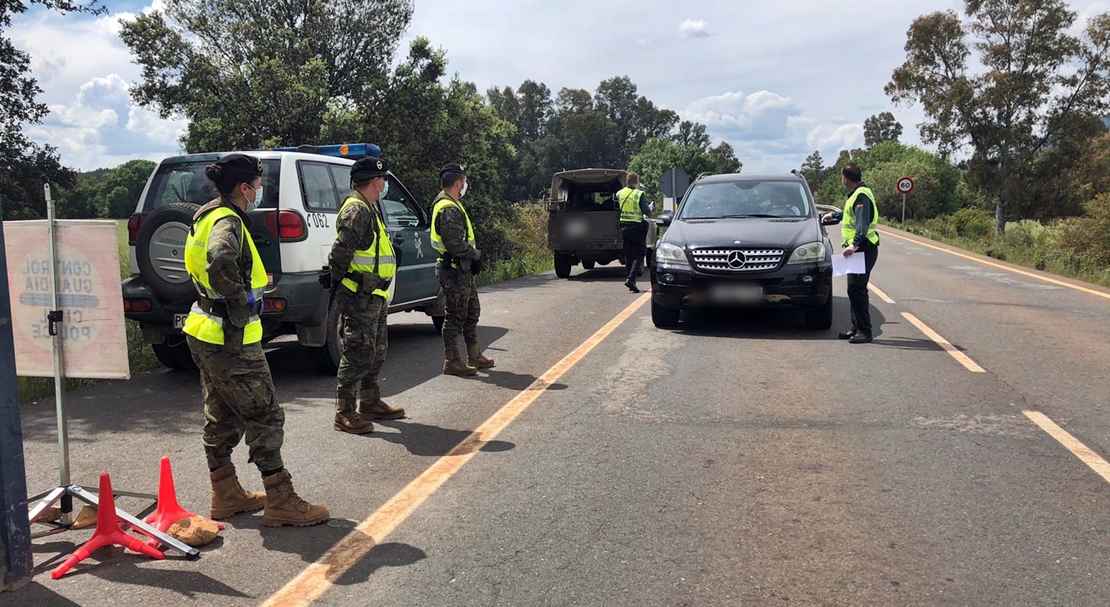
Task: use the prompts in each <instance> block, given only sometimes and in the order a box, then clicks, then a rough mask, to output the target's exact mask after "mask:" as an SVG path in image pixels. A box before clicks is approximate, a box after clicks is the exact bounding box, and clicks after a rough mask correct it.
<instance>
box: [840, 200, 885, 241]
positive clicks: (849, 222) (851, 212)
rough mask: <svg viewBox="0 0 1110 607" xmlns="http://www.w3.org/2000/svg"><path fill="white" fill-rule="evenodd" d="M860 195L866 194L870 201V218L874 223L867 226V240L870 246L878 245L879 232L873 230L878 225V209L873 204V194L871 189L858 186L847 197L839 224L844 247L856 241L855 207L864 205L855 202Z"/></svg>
mask: <svg viewBox="0 0 1110 607" xmlns="http://www.w3.org/2000/svg"><path fill="white" fill-rule="evenodd" d="M860 194H867V198H868V199H869V200H870V201H871V217H873V218H874V221H872V222H871V223H870V225H868V226H867V240H870V241H871V244H879V232H878V231H877V230H876V229H875V226H876V225H877V224H878V223H879V207H878V206H876V203H875V194H874V192H872V191H871V188H869V187H866V186H860V187H858V188H856V191H854V192H852V195H851V196H849V197H848V202H845V203H844V217H843V223H841V224H840V235H841V236H842V237H843V238H844V246H848V245H850V244H852V243H853V242H854V241H855V240H856V206H857V204H860V205H862V204H864V203H863V202H859V203H857V202H856V199H858V198H859V196H860Z"/></svg>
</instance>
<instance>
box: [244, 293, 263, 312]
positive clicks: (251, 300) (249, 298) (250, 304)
mask: <svg viewBox="0 0 1110 607" xmlns="http://www.w3.org/2000/svg"><path fill="white" fill-rule="evenodd" d="M262 299H263V298H261V297H259V298H258V299H255V298H254V293H247V306H248V307H250V308H251V309H252V310H253V309H254V304H255V303H257V304H259V306H260V307H261V304H262Z"/></svg>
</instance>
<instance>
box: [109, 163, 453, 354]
mask: <svg viewBox="0 0 1110 607" xmlns="http://www.w3.org/2000/svg"><path fill="white" fill-rule="evenodd" d="M233 153H235V152H218V153H211V154H188V155H183V156H174V157H171V158H166V159H165V160H163V161H162V162H161V163H159V164H158V167H157V168H156V169H155V170H154V172H153V173H152V174H151V176H150V178H149V179H148V180H147V184H146V187H145V188H144V189H143V194H142V197H141V198H140V200H139V202H138V206H137V207H136V209H135V214H134V215H132V216H131V218H130V220H129V221H128V224H127V232H128V240H129V244H130V246H131V276H130V277H129V278H126V279H124V281H123V301H124V312H125V315H126V316H127V318H130V319H133V320H136V321H138V323H139V325H140V326H141V327H142V330H143V337H144V338H145V339H146V341H147V342H148V343H150V344H151V347H152V348H153V349H154V353H155V355H157V357H158V360H160V361H161V362H162V363H163V364H165V365H166V366H168V367H170V368H174V369H192V368H195V366H194V364H193V360H192V356H191V355H190V353H189V347H188V345H187V344H186V343H185V337H184V334H183V333H182V332H181V327H182V326H183V325H184V322H185V317H186V316H188V314H189V308H190V306H192V304H193V302H194V301H195V300H196V291H195V290H194V288H193V285H192V282H191V280H190V279H189V275H188V273H187V272H186V271H185V255H184V253H185V237H186V235H187V233H188V231H189V227H190V226H191V225H192V218H193V215H194V214H195V213H196V212H197V210H198V209H199V208H200V207H201V206H202V205H204V204H206V203H207V202H208V201H210V200H212V199H214V198H216V197H217V196H218V193H217V192H216V189H215V187H213V184H212V182H210V181H209V180H208V179H207V178H206V177H205V176H204V168H205V167H206V166H208V165H209V164H211V163H213V162H215V161H216V160H218V159H219V158H221V157H222V156H226V155H228V154H233ZM242 153H246V154H250V155H252V156H255V157H257V158H258V159H259V160H261V161H262V164H263V175H262V185H263V196H264V198H263V200H262V203H261V204H260V205H259V207H258V208H257V209H256V210H254V211H251V212H250V217H251V219H252V220H253V227H252V229H251V236H252V237H253V238H254V242H255V245H256V246H257V247H258V254H259V255H260V256H261V258H262V262H263V264H265V266H266V272H267V275H268V277H269V279H270V281H269V286H268V287H267V290H266V296H265V300H264V302H263V310H262V326H263V341H264V342H266V341H270V340H272V339H274V338H275V337H278V336H280V335H286V334H296V336H297V340H298V341H299V342H300V344H301V345H303V346H307V347H309V348H311V349H312V351H313V354H314V358H315V359H316V361H317V363H318V364H319V367H320V369H321V370H322V371H324V372H334V371H335V369H336V368H337V366H338V364H339V358H340V355H341V352H342V348H341V344H340V339H341V337H340V332H339V328H340V318H339V314H338V313H337V311H336V310H335V305H334V302H332V301H331V295H330V292H329V291H327V290H325V289H324V288H323V287H322V286H320V283H319V276H320V273H321V268H322V267H323V266H325V265H327V262H328V253H329V252H330V251H331V246H332V243H333V242H334V241H335V219H336V216H337V215H338V214H339V207H340V205H342V203H343V199H344V197H345V195H346V193H347V192H348V191H349V190H350V166H351V165H352V164H354V161H355V160H357V159H358V158H361V157H363V156H380V155H381V150H380V149H379V148H378V146H376V145H373V144H351V145H330V146H300V147H299V148H283V149H276V150H267V151H248V152H242ZM388 179H389V192H388V194H387V196H386V200H384V201H383V203H382V208H383V212H384V214H385V219H386V225H387V228H388V229H389V232H390V234H391V235H392V238H393V245H394V247H395V248H396V249H397V252H398V262H397V278H396V279H395V280H394V281H393V283H392V284H391V285H390V288H389V295H390V304H389V311H390V312H402V311H404V312H412V311H422V312H424V313H426V314H428V315H429V316H431V317H432V321H433V325H434V327H435V329H436V330H437V331H438V330H442V326H443V313H444V311H443V300H442V298H441V297H439V283H438V281H437V280H436V276H435V261H436V252H435V250H434V249H432V245H431V234H430V233H431V222H430V217H429V214H428V213H427V212H426V211H425V209H424V205H423V204H421V203H420V201H418V200H416V199H415V198H413V196H412V195H411V194H410V193H409V191H408V189H407V188H405V185H404V184H403V183H402V182H401V180H400V179H399V178H398V177H397V176H396V175H394V174H392V173H390V174H389V177H388Z"/></svg>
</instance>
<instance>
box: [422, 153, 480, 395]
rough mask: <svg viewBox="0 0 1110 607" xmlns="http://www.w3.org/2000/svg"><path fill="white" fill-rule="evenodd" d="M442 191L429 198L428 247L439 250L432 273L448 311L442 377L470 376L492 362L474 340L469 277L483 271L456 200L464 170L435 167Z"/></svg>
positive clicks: (475, 308) (476, 308) (474, 294)
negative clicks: (462, 348)
mask: <svg viewBox="0 0 1110 607" xmlns="http://www.w3.org/2000/svg"><path fill="white" fill-rule="evenodd" d="M439 178H440V186H441V187H442V188H443V190H442V191H441V192H440V193H439V195H438V196H436V199H435V200H434V201H433V202H432V247H433V248H435V249H436V251H439V254H440V257H439V259H438V260H437V261H436V277H437V278H438V279H439V284H440V287H441V288H442V290H443V297H444V300H445V303H446V308H447V313H446V316H445V318H444V320H443V350H444V356H445V360H444V362H443V374H444V375H456V376H460V377H469V376H472V375H475V374H476V373H477V372H478V369H489V368H491V367H493V366H494V363H493V359H492V358H486V357H485V356H483V355H482V348H481V346H480V345H479V344H478V318H479V316H481V313H482V307H481V305H480V304H479V302H478V289H477V287H476V286H475V284H474V275H475V274H478V273H480V272H481V271H482V252H481V251H479V250H478V249H476V248H475V246H474V245H475V240H474V225H473V224H472V223H471V222H470V216H469V215H468V214H467V212H466V208H464V207H463V205H462V203H461V202H460V200H461V199H462V197H463V196H464V195H465V194H466V190H467V183H466V172H465V171H464V170H463V168H462V166H460V165H458V164H448V165H446V166H444V167H443V168H442V169H440V171H439ZM460 333H462V336H463V341H465V342H466V351H467V362H465V363H464V362H463V361H462V357H461V356H459V346H458V339H459V334H460Z"/></svg>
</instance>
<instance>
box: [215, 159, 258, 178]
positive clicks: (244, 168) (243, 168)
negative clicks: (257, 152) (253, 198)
mask: <svg viewBox="0 0 1110 607" xmlns="http://www.w3.org/2000/svg"><path fill="white" fill-rule="evenodd" d="M216 166H218V167H220V170H221V171H235V172H236V173H242V174H243V175H249V176H251V177H261V176H262V161H261V160H259V159H257V158H255V157H254V156H247V155H246V154H228V155H227V156H224V157H223V158H220V159H219V160H217V161H216Z"/></svg>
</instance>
